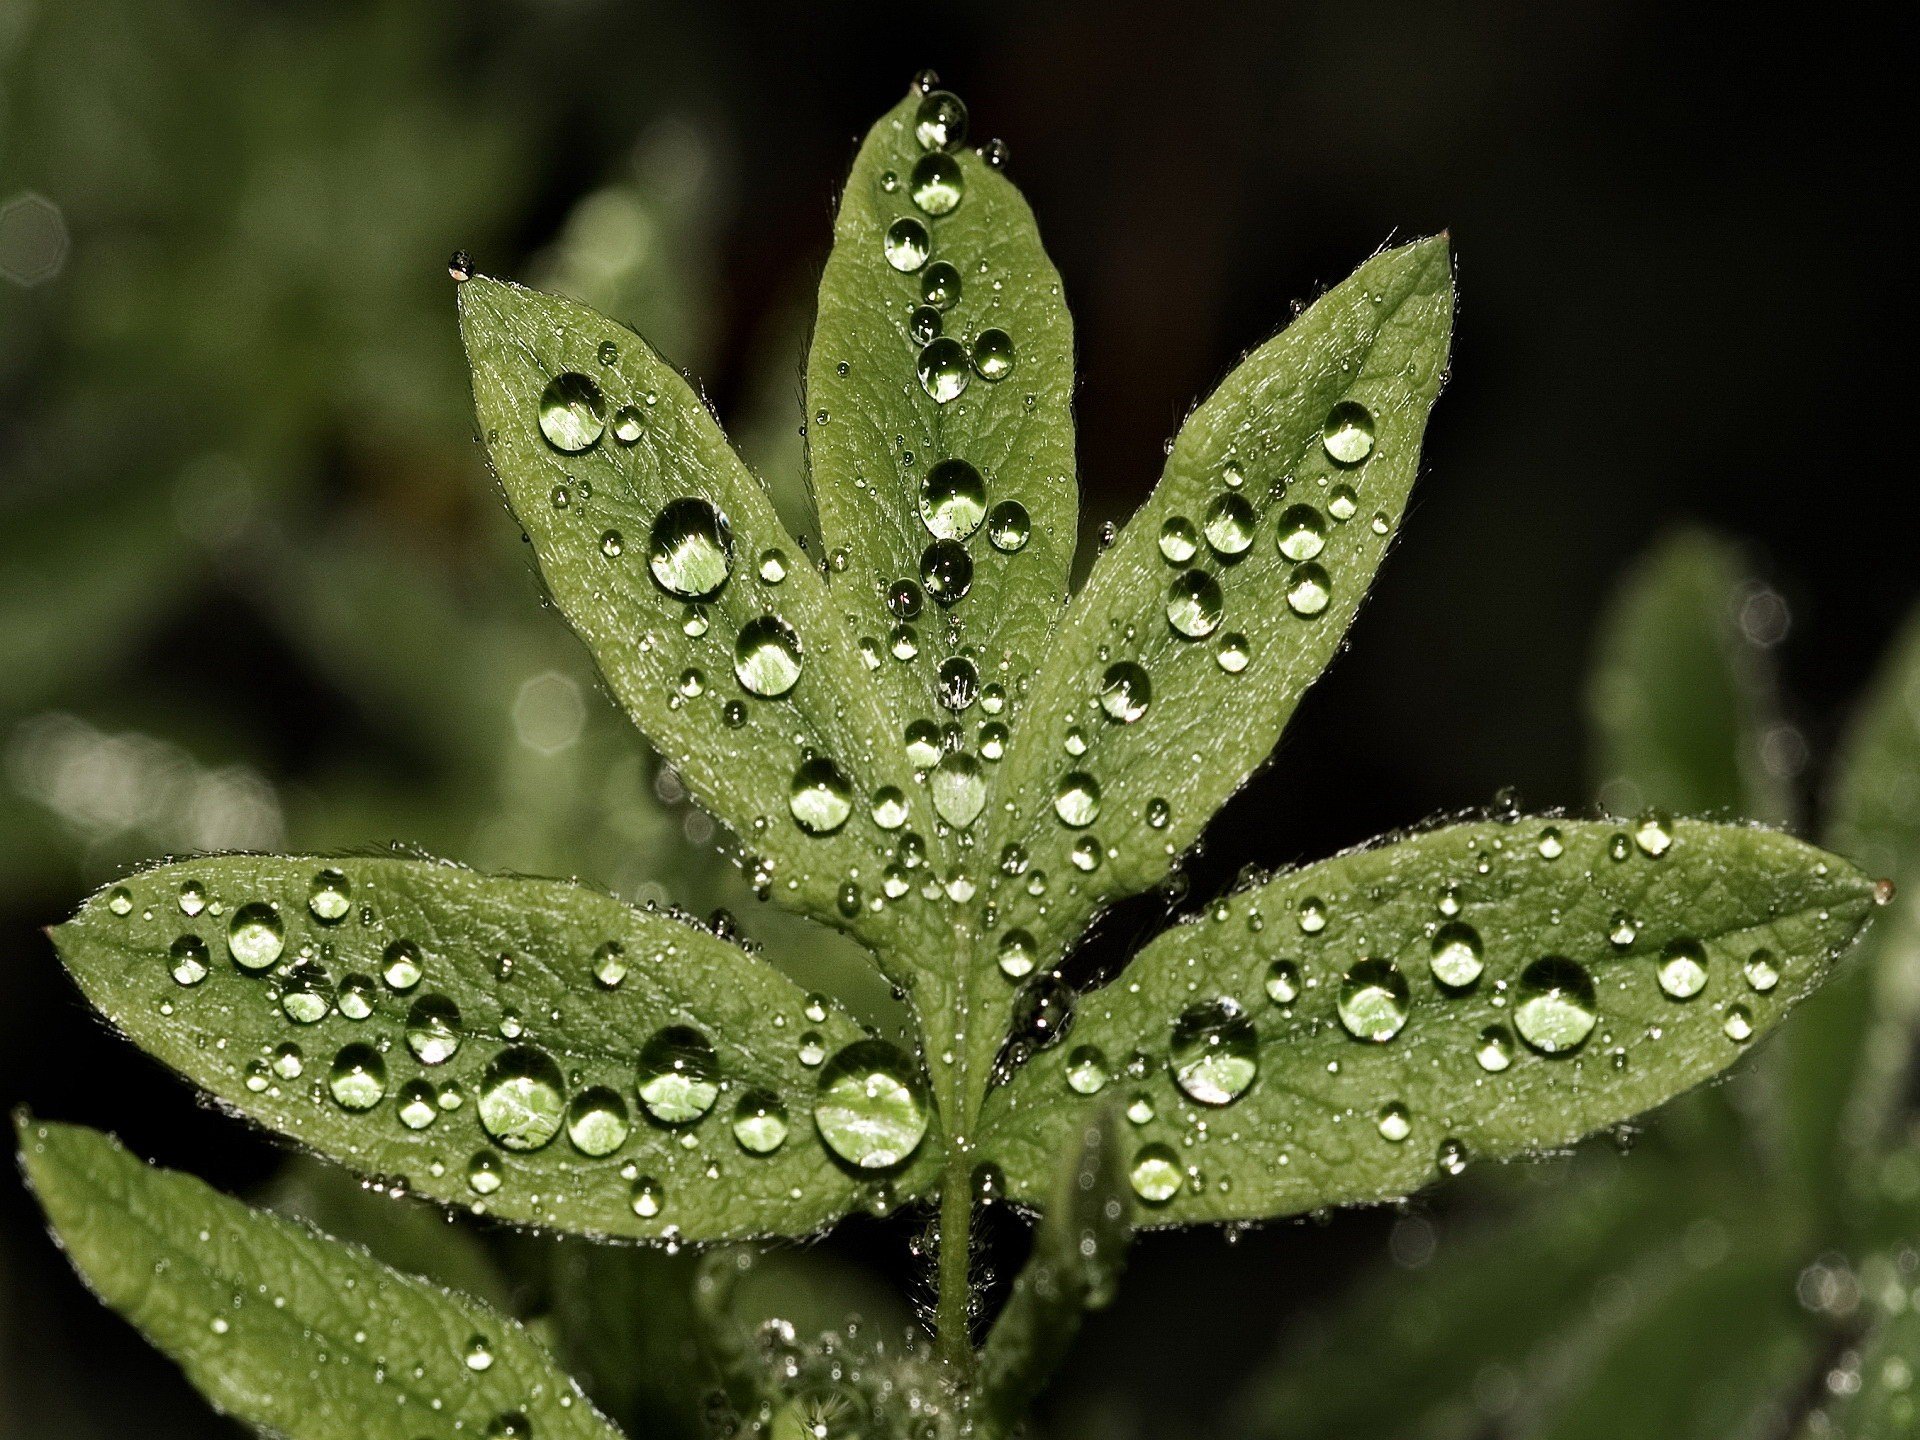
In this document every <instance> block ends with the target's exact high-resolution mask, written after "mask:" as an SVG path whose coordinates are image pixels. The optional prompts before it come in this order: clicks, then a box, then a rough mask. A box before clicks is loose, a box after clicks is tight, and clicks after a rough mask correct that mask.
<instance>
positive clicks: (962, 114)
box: [913, 90, 967, 150]
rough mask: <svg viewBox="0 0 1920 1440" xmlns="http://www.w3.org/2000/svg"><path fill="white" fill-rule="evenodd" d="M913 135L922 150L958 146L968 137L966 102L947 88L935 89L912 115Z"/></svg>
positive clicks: (946, 148) (949, 148) (953, 148)
mask: <svg viewBox="0 0 1920 1440" xmlns="http://www.w3.org/2000/svg"><path fill="white" fill-rule="evenodd" d="M913 138H914V139H916V140H918V141H919V142H920V148H921V149H923V150H958V149H959V148H960V147H961V146H962V145H963V144H965V143H966V139H967V107H966V104H965V103H964V102H963V101H962V100H961V99H960V97H959V96H958V95H955V94H954V93H953V92H952V91H950V90H935V91H933V92H932V93H931V94H929V95H928V96H927V97H926V98H925V99H924V100H922V101H921V102H920V108H919V109H918V110H916V111H914V115H913Z"/></svg>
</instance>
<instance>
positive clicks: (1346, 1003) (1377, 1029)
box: [1337, 959, 1408, 1044]
mask: <svg viewBox="0 0 1920 1440" xmlns="http://www.w3.org/2000/svg"><path fill="white" fill-rule="evenodd" d="M1407 999H1408V990H1407V977H1406V976H1404V975H1402V974H1401V973H1400V969H1399V967H1398V966H1397V965H1395V964H1394V963H1393V962H1392V961H1391V960H1380V959H1367V960H1361V961H1359V962H1358V963H1357V964H1355V965H1354V966H1353V968H1352V969H1350V970H1348V971H1347V975H1346V979H1344V980H1343V981H1341V982H1340V1000H1339V1004H1338V1007H1337V1008H1338V1010H1339V1013H1340V1023H1341V1025H1343V1026H1344V1027H1345V1028H1346V1031H1347V1033H1348V1034H1349V1035H1351V1036H1353V1038H1354V1039H1356V1040H1367V1041H1371V1042H1373V1043H1374V1044H1384V1043H1385V1042H1387V1041H1388V1040H1391V1039H1393V1037H1394V1036H1396V1035H1398V1034H1399V1033H1400V1027H1401V1026H1403V1025H1405V1024H1406V1023H1407Z"/></svg>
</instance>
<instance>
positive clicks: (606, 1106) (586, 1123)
mask: <svg viewBox="0 0 1920 1440" xmlns="http://www.w3.org/2000/svg"><path fill="white" fill-rule="evenodd" d="M631 1129H632V1126H631V1124H630V1123H629V1121H628V1120H627V1102H626V1101H624V1100H622V1099H621V1098H620V1096H619V1094H618V1093H617V1092H616V1091H613V1090H610V1089H608V1088H607V1087H606V1086H604V1085H595V1086H593V1087H592V1088H590V1089H586V1090H582V1091H581V1092H580V1093H579V1094H578V1095H576V1096H574V1097H573V1103H572V1104H571V1105H569V1106H568V1107H567V1139H568V1141H570V1142H571V1143H572V1145H573V1148H574V1149H576V1150H578V1151H579V1152H580V1153H581V1154H582V1155H591V1156H594V1157H595V1158H598V1157H600V1156H602V1155H611V1154H612V1153H613V1152H614V1151H616V1150H618V1149H619V1148H620V1147H621V1146H622V1145H624V1144H626V1143H627V1135H628V1133H629V1132H630V1130H631Z"/></svg>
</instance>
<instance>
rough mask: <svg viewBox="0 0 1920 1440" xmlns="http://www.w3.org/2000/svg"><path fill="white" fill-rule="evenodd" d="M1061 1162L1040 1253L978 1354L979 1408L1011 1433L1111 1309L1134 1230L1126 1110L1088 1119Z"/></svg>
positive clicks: (1038, 1232) (1043, 1220) (1037, 1236)
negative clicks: (1089, 1325)
mask: <svg viewBox="0 0 1920 1440" xmlns="http://www.w3.org/2000/svg"><path fill="white" fill-rule="evenodd" d="M1082 1120H1083V1124H1082V1126H1081V1130H1080V1134H1079V1137H1078V1139H1077V1140H1075V1141H1074V1142H1073V1143H1072V1144H1071V1145H1070V1146H1069V1148H1068V1149H1067V1150H1066V1151H1065V1152H1064V1153H1063V1154H1062V1156H1061V1159H1060V1163H1059V1166H1058V1170H1057V1173H1056V1175H1055V1177H1054V1182H1053V1189H1052V1193H1051V1194H1050V1195H1049V1196H1048V1197H1047V1208H1046V1210H1045V1212H1044V1213H1043V1214H1042V1215H1041V1217H1040V1223H1039V1225H1038V1227H1037V1228H1036V1229H1035V1231H1034V1237H1033V1253H1032V1254H1031V1255H1030V1256H1029V1257H1028V1258H1027V1263H1026V1266H1025V1268H1023V1269H1022V1270H1021V1272H1020V1275H1019V1277H1018V1278H1017V1279H1016V1280H1015V1281H1014V1282H1013V1294H1012V1295H1011V1296H1009V1297H1008V1299H1007V1304H1006V1308H1005V1309H1004V1310H1002V1311H1001V1312H1000V1318H999V1319H998V1320H996V1321H995V1322H994V1326H993V1329H992V1331H991V1332H989V1334H988V1335H987V1343H986V1345H985V1346H984V1347H983V1348H982V1350H981V1354H980V1381H979V1392H980V1405H981V1408H982V1409H983V1411H984V1412H985V1413H986V1414H987V1415H988V1416H989V1417H991V1418H992V1420H993V1421H994V1422H995V1423H997V1424H998V1425H1000V1426H1001V1427H1003V1428H1004V1429H1007V1430H1011V1429H1013V1428H1014V1427H1015V1426H1017V1425H1018V1424H1019V1421H1020V1418H1021V1417H1022V1416H1023V1415H1025V1414H1026V1412H1027V1407H1028V1406H1029V1405H1031V1404H1032V1403H1033V1401H1034V1400H1035V1399H1036V1398H1037V1397H1038V1396H1039V1394H1040V1391H1041V1389H1042V1388H1043V1387H1044V1386H1045V1385H1046V1382H1047V1381H1048V1379H1050V1378H1051V1377H1052V1375H1053V1372H1054V1370H1055V1369H1056V1368H1058V1366H1059V1364H1060V1362H1061V1360H1062V1359H1064V1358H1065V1356H1066V1353H1067V1349H1068V1347H1069V1346H1070V1345H1072V1343H1073V1337H1074V1335H1075V1334H1076V1333H1077V1332H1078V1331H1079V1329H1080V1320H1081V1317H1082V1316H1083V1315H1084V1314H1085V1313H1086V1312H1087V1311H1089V1310H1100V1309H1103V1308H1105V1307H1106V1306H1107V1305H1108V1304H1109V1303H1111V1301H1112V1300H1113V1294H1114V1290H1115V1288H1116V1287H1117V1286H1118V1285H1119V1283H1120V1270H1121V1267H1122V1265H1123V1264H1124V1263H1125V1261H1126V1253H1127V1243H1128V1241H1129V1240H1130V1239H1131V1234H1132V1229H1133V1213H1132V1212H1133V1195H1132V1192H1131V1191H1130V1190H1129V1189H1128V1187H1127V1171H1126V1166H1125V1164H1124V1163H1123V1157H1122V1151H1121V1137H1120V1131H1119V1110H1118V1107H1117V1106H1115V1105H1111V1104H1109V1105H1108V1106H1106V1107H1105V1108H1104V1109H1099V1110H1095V1111H1093V1112H1092V1113H1091V1114H1083V1116H1082Z"/></svg>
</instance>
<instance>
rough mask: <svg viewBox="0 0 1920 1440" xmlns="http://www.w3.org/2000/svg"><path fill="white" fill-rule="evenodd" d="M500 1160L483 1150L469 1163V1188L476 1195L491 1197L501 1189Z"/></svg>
mask: <svg viewBox="0 0 1920 1440" xmlns="http://www.w3.org/2000/svg"><path fill="white" fill-rule="evenodd" d="M501 1178H502V1177H501V1174H500V1158H499V1156H497V1155H494V1154H493V1153H492V1152H490V1151H487V1150H482V1151H481V1152H480V1153H479V1154H478V1155H475V1156H474V1157H473V1158H472V1159H471V1160H469V1161H468V1162H467V1188H468V1189H470V1190H472V1191H473V1193H474V1194H476V1195H491V1194H493V1193H494V1192H495V1191H496V1190H498V1189H499V1188H500V1185H501Z"/></svg>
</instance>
